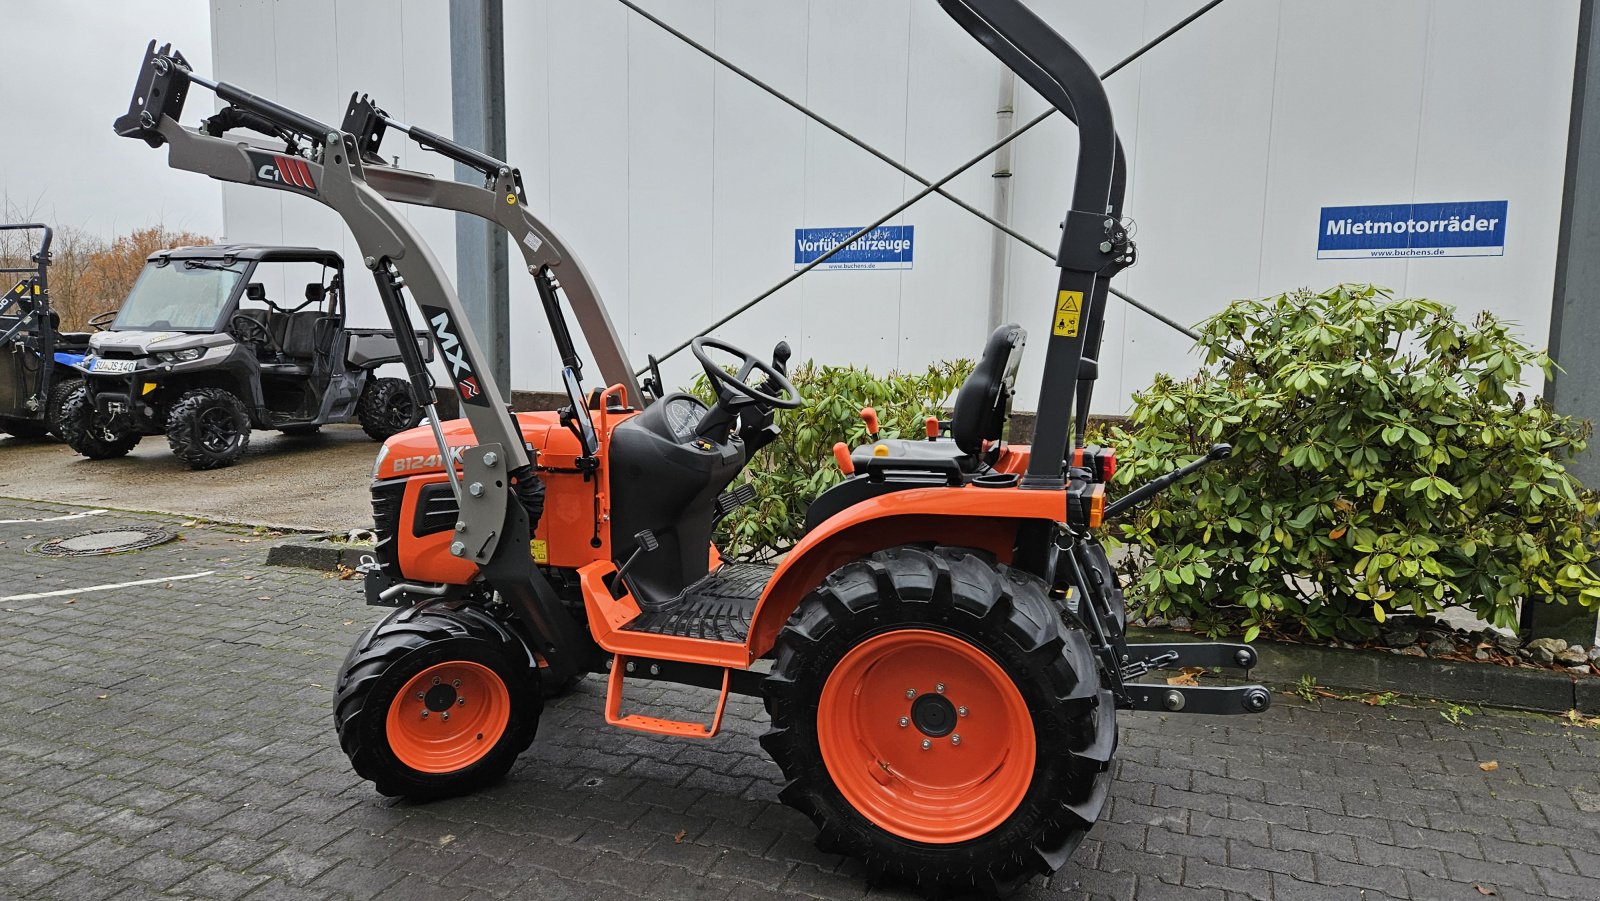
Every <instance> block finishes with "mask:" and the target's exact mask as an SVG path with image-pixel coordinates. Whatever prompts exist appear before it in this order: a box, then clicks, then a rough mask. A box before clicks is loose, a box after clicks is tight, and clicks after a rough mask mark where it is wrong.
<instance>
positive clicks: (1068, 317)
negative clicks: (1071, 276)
mask: <svg viewBox="0 0 1600 901" xmlns="http://www.w3.org/2000/svg"><path fill="white" fill-rule="evenodd" d="M1082 313H1083V292H1082V291H1062V292H1061V293H1059V294H1057V295H1056V327H1055V333H1056V334H1057V335H1060V336H1061V337H1063V338H1076V337H1078V317H1079V316H1080V315H1082Z"/></svg>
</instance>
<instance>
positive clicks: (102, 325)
mask: <svg viewBox="0 0 1600 901" xmlns="http://www.w3.org/2000/svg"><path fill="white" fill-rule="evenodd" d="M118 312H119V311H118V310H106V311H105V312H104V313H99V314H96V315H94V316H90V317H89V327H90V328H92V329H94V330H95V331H97V332H103V331H105V330H106V327H107V326H109V325H110V324H111V323H113V322H115V321H116V319H117V313H118Z"/></svg>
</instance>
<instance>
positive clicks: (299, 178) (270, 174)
mask: <svg viewBox="0 0 1600 901" xmlns="http://www.w3.org/2000/svg"><path fill="white" fill-rule="evenodd" d="M245 155H246V156H248V157H249V158H250V165H251V166H252V167H254V169H255V177H256V181H257V182H258V183H260V184H265V185H270V186H273V187H283V188H295V189H297V190H301V191H305V192H307V193H309V194H315V193H316V192H317V182H316V180H315V179H314V178H312V176H311V167H310V166H308V165H306V161H305V160H302V159H299V158H297V157H292V156H285V155H283V154H281V153H266V152H264V151H259V150H247V151H245Z"/></svg>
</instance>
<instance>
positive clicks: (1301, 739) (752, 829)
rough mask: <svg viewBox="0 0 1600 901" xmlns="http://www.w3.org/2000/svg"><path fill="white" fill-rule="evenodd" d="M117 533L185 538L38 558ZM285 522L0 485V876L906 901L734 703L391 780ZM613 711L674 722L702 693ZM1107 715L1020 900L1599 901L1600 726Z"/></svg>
mask: <svg viewBox="0 0 1600 901" xmlns="http://www.w3.org/2000/svg"><path fill="white" fill-rule="evenodd" d="M8 452H9V450H8ZM352 456H353V454H352ZM249 465H250V464H246V466H249ZM64 517H70V518H64ZM130 527H136V528H154V529H162V530H166V531H168V532H171V533H175V534H176V535H177V536H178V537H176V538H175V539H174V540H172V541H169V542H167V543H165V544H162V545H159V546H156V547H152V548H149V549H146V550H142V551H137V552H133V553H126V554H119V555H111V556H95V557H78V558H69V559H62V558H49V557H44V556H40V555H39V554H38V553H37V552H36V550H35V548H37V547H38V546H39V545H40V544H42V543H45V542H47V541H51V540H56V539H63V538H67V537H70V536H74V535H78V534H81V533H84V532H88V531H92V530H100V529H108V528H130ZM272 540H274V539H272V538H270V537H268V536H265V535H263V534H262V533H261V532H260V531H259V530H254V529H249V528H243V527H231V526H220V525H212V524H195V523H194V522H193V520H190V519H187V518H184V517H173V516H164V515H138V514H127V513H118V512H106V513H89V512H88V510H86V509H85V508H83V507H77V506H71V505H66V504H59V503H39V502H21V501H8V500H0V686H3V689H0V898H18V899H31V898H62V899H74V901H96V899H104V898H117V899H135V898H171V897H191V898H204V899H233V898H249V899H275V898H306V899H362V898H384V899H406V898H426V899H443V901H454V899H462V898H473V899H478V898H531V899H580V898H582V899H589V898H618V899H620V898H649V899H655V898H661V899H667V898H695V899H724V898H736V899H743V898H750V899H764V901H765V899H779V901H782V899H804V898H820V899H860V898H912V897H916V895H915V894H914V893H912V892H910V891H908V890H907V889H906V888H905V887H903V886H894V885H876V886H875V885H872V884H871V883H870V882H869V881H867V879H866V878H865V877H864V875H863V874H862V873H861V872H860V870H859V868H858V867H857V866H856V865H855V864H854V863H852V862H850V861H848V860H845V859H842V858H840V857H837V856H833V855H829V854H824V853H822V852H820V851H818V850H817V849H816V848H815V847H813V845H812V843H811V837H812V829H811V827H810V824H809V821H807V820H806V819H805V818H804V817H802V816H800V815H799V814H797V813H795V812H794V811H791V810H789V809H788V808H786V807H784V806H783V805H782V804H780V803H779V802H778V799H777V795H778V789H779V787H780V774H779V771H778V769H777V767H776V766H775V765H774V764H773V763H772V762H771V761H770V760H768V758H767V757H766V756H765V754H764V753H763V752H762V750H761V748H760V746H759V745H758V744H757V737H758V736H759V735H760V733H761V732H762V731H763V730H764V729H765V728H766V721H765V717H764V714H763V713H762V710H761V705H760V704H759V702H756V701H752V700H749V699H733V700H730V702H729V704H728V711H727V716H726V718H725V720H724V725H725V731H724V734H722V735H721V736H719V737H717V738H715V739H713V740H710V741H691V740H684V739H671V738H662V737H656V736H650V735H641V734H637V733H631V732H622V731H617V730H614V729H611V728H609V727H607V726H606V725H605V724H604V714H603V701H604V685H603V683H602V681H601V680H599V679H598V678H597V677H590V678H589V679H588V680H586V681H585V682H583V683H582V684H581V685H580V686H579V687H578V689H577V690H576V691H575V692H573V693H572V694H570V695H567V696H566V697H563V698H561V699H559V700H557V701H553V702H552V703H551V704H550V705H549V706H548V707H547V708H546V710H545V713H544V716H543V718H542V721H541V723H540V725H539V733H538V737H537V738H536V740H535V741H534V744H533V746H532V747H531V748H530V749H529V750H528V752H526V753H525V754H524V755H523V757H522V758H521V759H520V760H519V762H518V763H517V765H516V766H515V768H514V769H513V771H512V773H511V775H510V776H509V778H507V779H506V780H505V781H503V782H502V783H500V784H498V785H496V786H494V787H492V788H490V789H488V790H486V791H484V792H482V793H480V794H477V795H474V796H472V797H466V798H459V799H454V800H450V801H444V802H437V803H432V804H408V803H401V802H396V801H393V800H390V799H386V798H383V797H381V796H379V795H378V794H377V793H375V792H374V791H373V790H372V788H371V786H370V785H369V784H368V783H365V782H363V781H361V780H360V779H358V778H357V777H356V776H355V775H354V774H353V773H352V772H351V770H350V767H349V765H348V762H347V761H346V760H345V757H344V755H343V753H342V752H341V751H340V750H339V747H338V744H337V742H336V740H335V738H334V733H333V727H332V717H331V715H330V714H331V703H332V692H331V688H332V685H333V683H334V679H335V674H336V672H337V669H338V666H339V663H340V661H341V659H342V658H343V656H344V654H345V651H346V650H347V648H348V647H349V645H350V643H351V642H352V641H353V640H354V639H355V637H356V636H357V634H358V633H359V632H360V631H361V629H362V628H363V627H365V626H366V625H367V624H369V623H371V622H372V621H373V620H374V619H376V618H377V617H378V616H379V614H380V611H378V610H376V609H374V608H370V607H367V606H365V605H364V604H363V603H362V599H361V594H360V591H359V586H358V584H357V583H356V582H353V581H340V580H339V579H337V578H333V577H330V576H328V575H324V574H321V573H315V572H309V571H305V570H294V569H283V568H275V567H267V566H265V565H263V564H262V562H261V561H262V559H263V558H264V556H265V550H266V547H267V545H268V544H269V543H270V542H271V541H272ZM628 702H629V706H630V708H632V707H633V706H634V705H635V704H639V705H644V706H647V707H651V708H654V709H653V711H652V712H657V713H659V714H661V715H668V716H672V715H676V716H679V717H684V718H688V717H692V716H697V715H703V714H705V713H706V712H707V711H709V709H710V705H711V702H712V698H711V697H710V696H709V695H707V694H706V693H703V692H700V691H698V690H693V689H678V688H659V687H649V686H630V688H629V695H628ZM1452 720H1454V721H1452ZM1120 724H1121V747H1120V751H1119V756H1118V764H1117V780H1116V783H1115V787H1114V788H1113V790H1112V799H1111V802H1110V804H1109V806H1108V807H1107V810H1106V813H1105V816H1104V817H1103V818H1102V820H1101V822H1100V823H1099V825H1098V826H1097V827H1096V828H1095V830H1094V831H1093V832H1092V833H1091V835H1090V837H1089V838H1088V839H1087V840H1086V841H1085V842H1084V844H1083V845H1082V846H1081V847H1080V848H1079V849H1078V852H1077V853H1076V854H1075V855H1074V857H1073V859H1072V861H1071V862H1070V863H1069V865H1068V866H1067V867H1066V868H1065V869H1063V870H1062V871H1061V872H1060V873H1059V874H1057V875H1056V877H1055V878H1054V879H1052V880H1050V881H1049V882H1048V883H1046V882H1044V881H1042V880H1035V881H1034V882H1033V883H1031V884H1030V885H1028V886H1027V887H1026V888H1025V889H1024V890H1023V891H1022V892H1021V893H1020V894H1019V895H1018V896H1017V897H1019V898H1022V899H1068V898H1072V899H1081V898H1089V899H1118V901H1127V899H1134V898H1137V899H1140V901H1149V899H1163V898H1184V899H1206V901H1225V899H1246V898H1249V899H1259V901H1280V899H1302V898H1304V899H1319V898H1335V899H1352V901H1354V899H1382V898H1416V899H1435V898H1437V899H1461V901H1482V899H1483V898H1485V897H1498V898H1552V897H1555V898H1570V899H1587V901H1593V899H1596V898H1600V729H1596V728H1594V727H1591V726H1587V725H1583V724H1572V723H1568V722H1564V721H1562V720H1561V719H1559V718H1555V717H1549V716H1532V715H1523V714H1511V713H1503V712H1495V711H1490V710H1479V709H1469V708H1461V709H1452V708H1447V707H1441V706H1439V705H1434V704H1427V703H1422V702H1417V703H1414V704H1412V703H1405V702H1400V703H1395V704H1387V705H1369V704H1366V703H1363V702H1362V701H1360V700H1347V701H1341V700H1320V701H1317V702H1315V703H1307V702H1305V701H1302V700H1300V699H1298V698H1294V697H1285V696H1277V697H1275V698H1274V706H1273V708H1272V709H1271V710H1270V711H1269V712H1268V713H1266V714H1265V715H1262V716H1258V717H1218V718H1207V717H1198V716H1189V717H1185V716H1163V715H1157V714H1127V715H1124V716H1122V718H1121V720H1120Z"/></svg>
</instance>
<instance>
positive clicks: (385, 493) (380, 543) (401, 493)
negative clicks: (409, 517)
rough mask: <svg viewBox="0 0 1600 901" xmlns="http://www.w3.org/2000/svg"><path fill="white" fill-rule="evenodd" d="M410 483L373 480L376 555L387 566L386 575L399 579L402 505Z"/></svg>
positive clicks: (373, 519) (384, 567)
mask: <svg viewBox="0 0 1600 901" xmlns="http://www.w3.org/2000/svg"><path fill="white" fill-rule="evenodd" d="M405 496H406V482H405V480H404V479H399V480H397V481H393V482H373V483H372V531H373V534H375V535H377V536H378V540H377V542H376V543H375V544H374V545H373V548H372V556H373V557H374V558H375V559H376V560H377V561H378V565H379V566H380V567H382V568H383V573H384V575H386V576H388V577H389V578H390V579H391V580H394V581H399V580H400V578H401V576H400V542H399V540H398V539H399V537H400V532H399V522H400V505H401V503H402V502H403V501H404V500H405Z"/></svg>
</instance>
